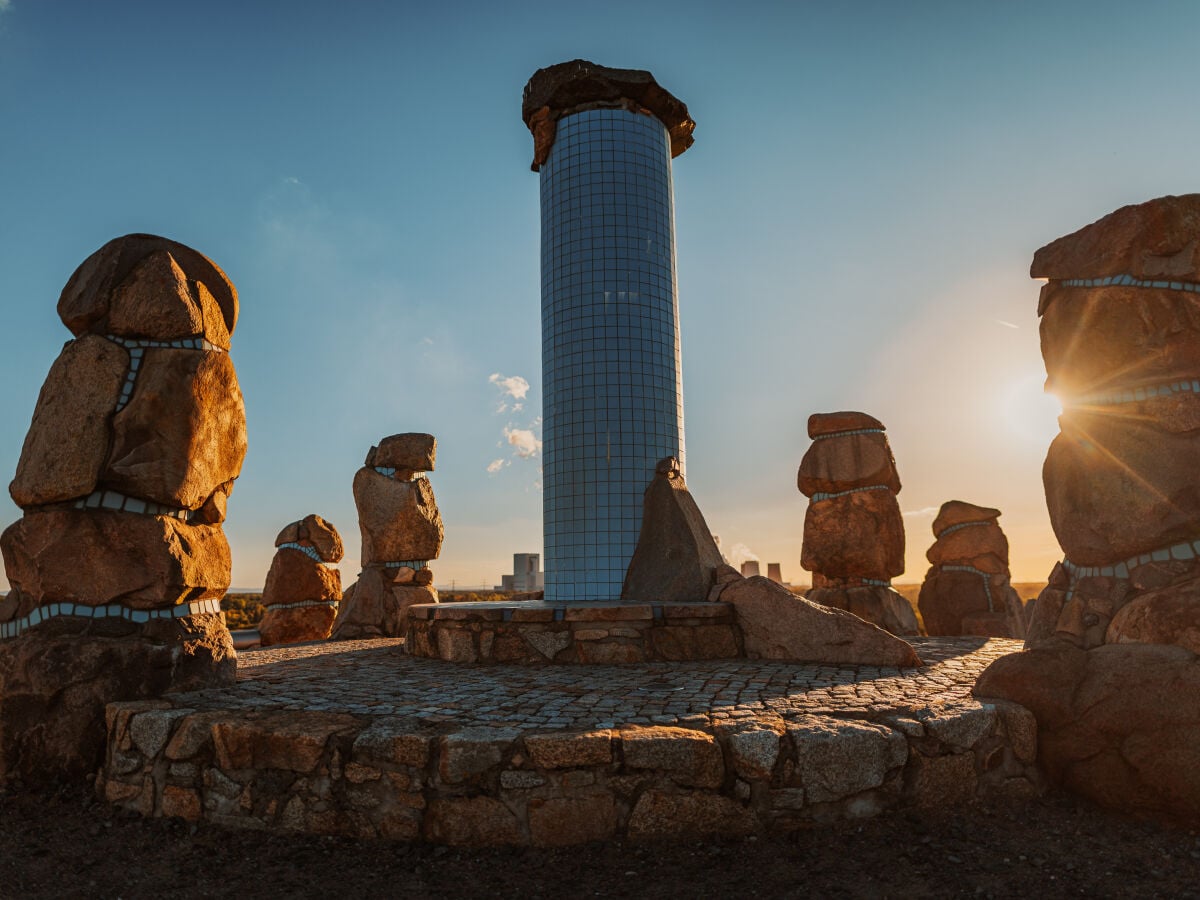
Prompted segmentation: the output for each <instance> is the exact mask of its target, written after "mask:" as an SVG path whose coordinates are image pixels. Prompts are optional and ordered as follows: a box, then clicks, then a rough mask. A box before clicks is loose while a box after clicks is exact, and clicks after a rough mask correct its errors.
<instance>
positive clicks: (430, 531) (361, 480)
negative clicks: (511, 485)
mask: <svg viewBox="0 0 1200 900" xmlns="http://www.w3.org/2000/svg"><path fill="white" fill-rule="evenodd" d="M436 455H437V440H436V439H435V438H434V436H433V435H431V434H393V435H391V436H390V437H386V438H384V439H383V440H382V441H380V442H379V446H377V447H372V448H371V450H370V452H368V453H367V459H366V463H365V465H364V466H363V467H362V468H361V469H359V470H358V472H357V473H355V475H354V503H355V505H356V506H357V507H358V525H359V530H360V531H361V533H362V573H361V574H360V575H359V576H358V581H357V582H356V583H355V584H352V585H351V586H350V587H349V588H347V589H346V593H345V596H344V597H343V598H342V602H341V604H340V606H339V608H338V615H337V619H336V621H335V622H334V624H333V637H334V638H335V639H339V640H346V639H352V638H366V637H402V636H403V635H404V625H405V617H406V615H407V613H408V608H409V607H410V606H412V605H413V604H416V603H437V602H438V594H437V591H436V590H435V589H434V587H433V570H432V569H430V568H429V561H430V560H431V559H437V556H438V554H439V553H440V552H441V549H442V537H443V535H444V531H443V529H442V515H441V513H440V512H438V507H437V501H436V500H434V498H433V488H432V487H431V486H430V484H429V479H428V478H426V477H425V476H424V475H423V474H422V473H424V472H432V471H433V467H434V461H435V457H436Z"/></svg>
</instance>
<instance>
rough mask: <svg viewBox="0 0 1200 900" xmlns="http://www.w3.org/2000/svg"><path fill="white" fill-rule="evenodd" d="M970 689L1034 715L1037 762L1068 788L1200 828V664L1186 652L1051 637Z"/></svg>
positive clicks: (993, 670)
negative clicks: (1088, 646)
mask: <svg viewBox="0 0 1200 900" xmlns="http://www.w3.org/2000/svg"><path fill="white" fill-rule="evenodd" d="M974 693H975V695H976V696H977V697H980V698H992V697H997V698H1003V699H1007V700H1012V701H1014V702H1016V703H1019V704H1020V705H1021V706H1024V707H1025V708H1027V709H1029V710H1030V711H1032V712H1033V714H1034V716H1035V717H1036V718H1037V724H1038V761H1039V763H1040V765H1041V766H1042V768H1044V769H1045V771H1046V773H1047V774H1048V775H1049V776H1050V777H1051V778H1052V779H1053V780H1055V781H1057V782H1058V783H1060V784H1062V785H1063V786H1064V787H1066V788H1068V789H1069V790H1071V791H1074V792H1076V793H1079V794H1082V795H1084V796H1086V797H1089V798H1090V799H1092V800H1094V801H1095V802H1097V803H1099V804H1101V805H1102V806H1106V807H1109V808H1111V809H1116V810H1119V811H1121V812H1124V813H1128V814H1133V815H1153V816H1160V817H1167V818H1170V819H1174V820H1176V821H1178V822H1180V823H1183V824H1186V825H1188V826H1190V827H1195V826H1196V825H1197V824H1200V660H1198V659H1197V657H1196V654H1194V653H1192V652H1191V651H1190V650H1188V649H1186V648H1184V647H1180V646H1164V645H1159V644H1109V645H1107V646H1103V647H1097V648H1095V649H1093V650H1086V651H1085V650H1080V649H1079V648H1077V647H1074V646H1072V645H1070V644H1067V643H1065V642H1061V641H1050V642H1047V643H1045V644H1043V645H1041V646H1039V647H1035V648H1033V649H1030V650H1025V651H1023V652H1021V653H1015V654H1012V655H1010V656H1005V657H1002V658H1001V659H998V660H996V662H994V663H992V665H991V666H990V667H989V668H988V669H987V670H986V671H984V673H983V674H982V675H981V676H980V678H979V681H978V683H977V684H976V686H975V690H974Z"/></svg>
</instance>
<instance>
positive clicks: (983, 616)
mask: <svg viewBox="0 0 1200 900" xmlns="http://www.w3.org/2000/svg"><path fill="white" fill-rule="evenodd" d="M985 580H986V586H985ZM917 608H918V609H920V610H921V619H922V620H923V621H924V622H925V633H926V634H929V635H959V634H973V635H981V636H987V637H1010V638H1022V637H1024V636H1025V614H1024V608H1025V604H1024V603H1023V602H1022V600H1021V598H1020V596H1019V595H1018V594H1017V592H1016V590H1015V589H1014V588H1013V587H1012V585H1011V584H1010V583H1009V576H1008V575H1007V573H1003V574H999V575H988V576H984V575H979V574H976V573H975V572H955V571H949V572H948V571H945V570H943V569H940V568H938V567H936V566H935V567H933V568H931V569H930V570H929V573H928V574H927V575H926V576H925V581H924V582H923V583H922V585H921V593H920V597H919V599H918V600H917Z"/></svg>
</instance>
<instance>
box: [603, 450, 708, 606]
mask: <svg viewBox="0 0 1200 900" xmlns="http://www.w3.org/2000/svg"><path fill="white" fill-rule="evenodd" d="M723 562H724V561H723V559H722V557H721V551H720V550H718V549H717V544H716V542H715V541H714V540H713V537H712V532H711V531H710V530H709V528H708V525H707V523H706V522H705V521H704V516H703V514H702V513H701V512H700V508H699V507H698V506H697V505H696V501H695V500H694V499H693V498H692V495H691V493H690V492H689V491H688V489H687V485H686V484H685V483H684V480H683V476H682V475H681V474H680V472H679V462H678V461H677V460H676V459H674V458H673V457H668V458H667V459H664V460H662V461H661V462H659V464H658V467H657V470H656V474H655V477H654V479H653V480H652V481H651V482H650V485H649V487H647V488H646V493H645V497H644V499H643V501H642V529H641V533H640V534H639V536H638V543H637V548H636V549H635V550H634V552H633V558H632V559H631V560H630V562H629V568H628V569H627V570H626V572H625V583H624V585H623V586H622V587H621V599H622V600H625V601H628V602H634V603H650V602H656V601H658V602H664V603H666V602H684V603H687V602H693V601H698V600H704V599H706V598H707V597H708V592H709V588H710V587H712V584H713V575H714V572H715V571H716V569H717V567H718V566H720V565H722V563H723Z"/></svg>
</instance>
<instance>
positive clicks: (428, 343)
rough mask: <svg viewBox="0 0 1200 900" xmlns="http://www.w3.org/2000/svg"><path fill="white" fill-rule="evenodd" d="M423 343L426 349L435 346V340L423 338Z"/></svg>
mask: <svg viewBox="0 0 1200 900" xmlns="http://www.w3.org/2000/svg"><path fill="white" fill-rule="evenodd" d="M421 343H422V344H424V345H425V346H426V347H432V346H433V338H431V337H423V338H421Z"/></svg>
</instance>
